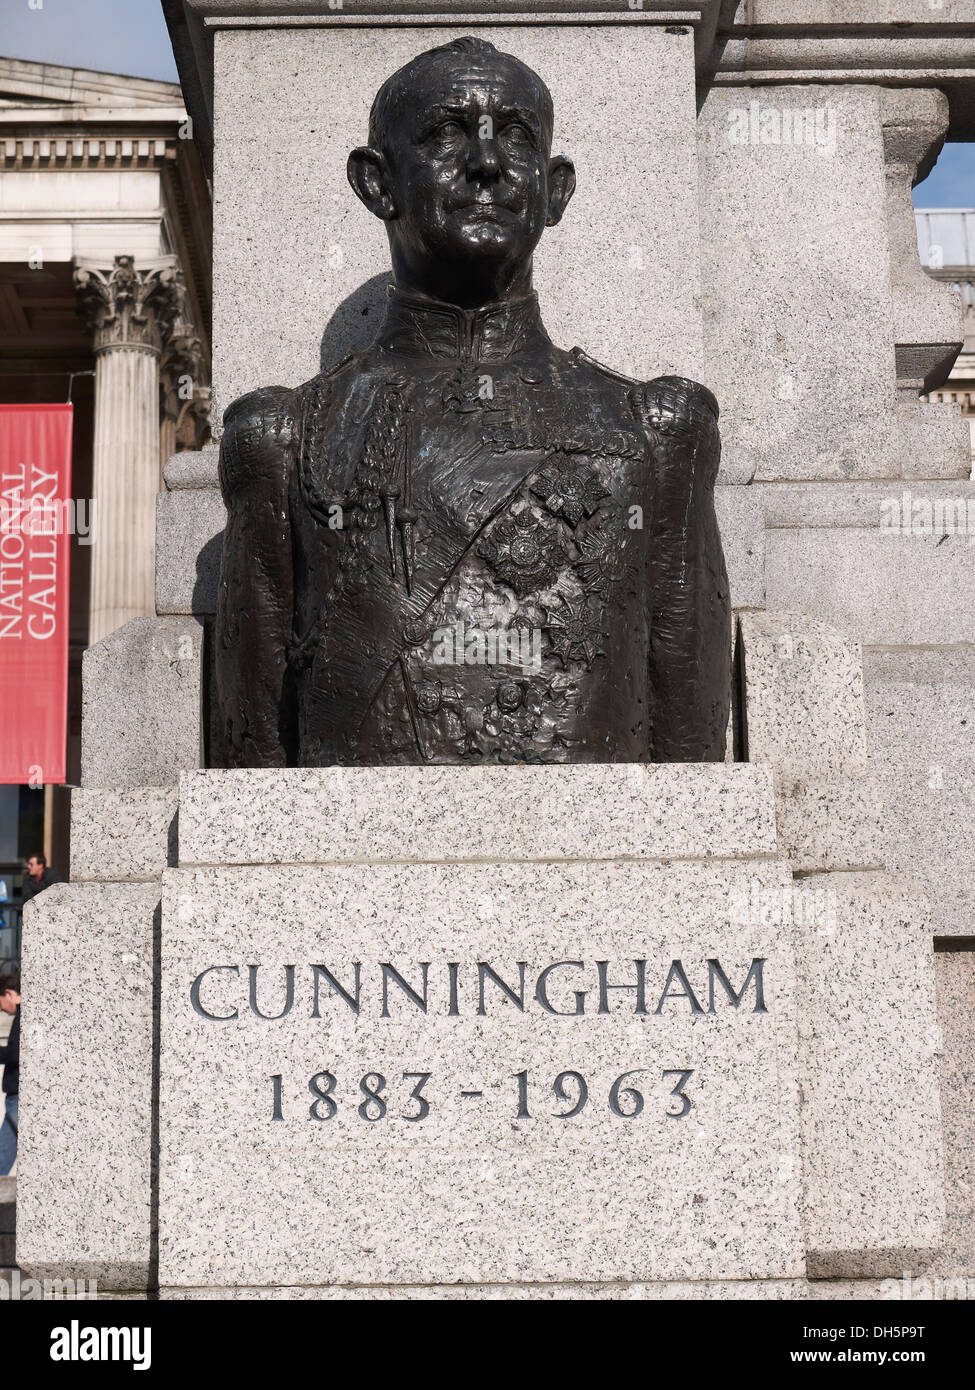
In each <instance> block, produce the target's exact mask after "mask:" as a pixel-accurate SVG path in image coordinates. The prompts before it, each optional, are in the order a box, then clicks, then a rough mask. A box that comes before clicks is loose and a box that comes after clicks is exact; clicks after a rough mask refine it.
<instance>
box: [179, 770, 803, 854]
mask: <svg viewBox="0 0 975 1390" xmlns="http://www.w3.org/2000/svg"><path fill="white" fill-rule="evenodd" d="M771 788H772V783H771V777H770V774H769V771H768V769H767V768H764V767H757V766H756V767H752V766H749V765H747V764H743V763H738V764H723V763H704V764H681V765H678V764H657V765H653V766H648V765H645V764H637V763H627V764H621V763H616V764H612V763H603V764H588V765H583V764H578V765H576V766H564V767H404V768H395V767H389V768H368V767H361V768H339V767H329V768H289V769H287V770H281V769H268V770H246V769H245V770H232V771H197V772H187V773H184V774H183V777H182V779H181V785H180V827H179V853H180V864H181V865H184V866H185V865H192V864H274V863H280V864H289V863H294V864H316V863H318V864H320V863H327V862H329V861H332V862H334V861H343V860H349V861H358V862H364V861H382V860H405V861H413V860H433V861H438V860H485V861H496V860H502V861H504V860H547V859H672V858H673V859H704V858H720V857H722V856H729V857H733V858H749V857H751V856H764V855H769V854H774V853H775V852H776V841H775V812H774V807H773V804H772V795H771Z"/></svg>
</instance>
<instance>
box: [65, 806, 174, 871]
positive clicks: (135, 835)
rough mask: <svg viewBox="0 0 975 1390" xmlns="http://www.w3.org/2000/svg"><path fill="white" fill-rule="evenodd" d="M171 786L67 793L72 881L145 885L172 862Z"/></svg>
mask: <svg viewBox="0 0 975 1390" xmlns="http://www.w3.org/2000/svg"><path fill="white" fill-rule="evenodd" d="M178 804H179V796H178V793H177V791H176V788H175V787H137V788H135V789H134V790H129V791H113V790H111V789H110V788H104V787H100V788H98V789H97V790H85V789H84V788H82V787H74V788H73V789H72V792H71V881H72V882H73V883H80V882H110V883H128V882H147V881H149V880H150V879H158V878H159V876H160V874H161V873H162V871H163V869H164V868H165V867H166V865H167V864H175V863H176V854H177V833H176V832H177V806H178Z"/></svg>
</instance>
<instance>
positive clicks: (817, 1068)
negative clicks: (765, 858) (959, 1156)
mask: <svg viewBox="0 0 975 1390" xmlns="http://www.w3.org/2000/svg"><path fill="white" fill-rule="evenodd" d="M796 903H797V911H796V962H797V966H798V972H799V1035H800V1040H801V1045H800V1053H801V1057H802V1097H803V1108H802V1133H803V1158H804V1162H803V1182H804V1188H805V1199H806V1247H807V1262H808V1270H809V1274H810V1275H811V1276H812V1277H813V1278H858V1277H863V1276H865V1275H880V1276H888V1275H895V1274H896V1275H899V1274H900V1273H901V1272H902V1271H903V1270H904V1269H914V1270H916V1269H918V1268H920V1267H921V1265H922V1263H924V1262H926V1261H927V1260H929V1259H930V1258H931V1256H932V1255H933V1253H934V1251H935V1250H937V1248H938V1247H939V1245H940V1244H941V1240H942V1238H943V1223H944V1196H943V1191H942V1150H941V1109H940V1100H939V1091H938V1069H939V1060H940V1052H941V1034H940V1031H939V1029H938V1025H937V1018H936V1014H935V1001H934V971H933V959H932V952H931V936H930V926H929V922H928V913H927V904H926V902H925V901H924V898H923V896H922V895H920V894H919V893H918V890H917V889H916V888H915V887H913V886H912V885H911V883H910V882H909V881H907V880H903V879H899V878H898V877H897V876H895V875H887V874H823V875H812V876H810V877H809V878H807V879H804V880H802V881H801V883H799V884H797V885H796Z"/></svg>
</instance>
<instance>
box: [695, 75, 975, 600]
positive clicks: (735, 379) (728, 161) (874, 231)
mask: <svg viewBox="0 0 975 1390" xmlns="http://www.w3.org/2000/svg"><path fill="white" fill-rule="evenodd" d="M899 95H900V94H896V93H890V92H888V91H886V90H885V89H883V88H880V87H874V86H868V85H840V84H839V83H837V84H835V85H830V86H815V85H806V84H802V83H799V84H797V85H787V84H783V85H777V86H776V87H774V88H765V89H761V90H759V89H755V90H748V89H747V88H725V89H721V90H719V89H712V91H711V92H710V93H709V94H708V96H707V99H706V100H705V102H704V105H703V107H702V110H701V115H700V118H699V123H698V124H699V147H700V159H701V257H702V264H703V265H705V266H706V267H707V268H708V270H707V274H706V275H705V276H704V301H703V308H704V314H703V317H704V327H705V352H706V356H707V361H708V365H709V377H708V380H709V384H710V386H711V387H712V389H713V390H714V391H715V393H716V394H717V396H718V399H719V401H721V403H722V424H723V430H722V433H723V437H724V461H723V464H722V476H723V477H724V478H726V479H727V480H728V481H744V482H747V481H750V480H751V479H752V478H755V479H757V480H772V479H815V478H833V479H841V478H864V477H874V478H876V477H891V478H897V477H901V476H910V475H913V474H914V473H915V472H916V467H917V465H916V458H917V448H916V446H917V442H918V428H917V423H920V428H921V430H924V428H925V426H926V425H927V424H928V416H927V414H926V412H927V411H928V410H929V407H927V406H924V405H922V404H921V403H920V402H918V401H917V400H916V394H917V392H916V390H915V399H914V400H913V401H911V400H909V399H907V400H905V399H902V398H899V397H898V395H897V390H898V374H897V371H896V369H895V356H896V353H895V348H896V347H897V345H898V344H899V343H902V342H903V343H905V344H907V345H913V344H930V343H934V342H937V343H943V341H944V337H945V334H946V333H947V332H948V331H949V330H948V328H947V327H946V323H948V322H949V321H950V323H953V324H954V329H953V341H954V342H956V343H960V342H961V320H960V304H959V301H958V299H957V296H955V295H953V294H952V292H951V291H950V289H949V287H947V286H943V285H934V284H933V283H932V282H931V281H929V280H927V279H926V277H925V276H924V272H923V270H922V268H921V265H920V262H919V260H918V256H917V248H916V244H913V242H912V245H911V248H910V251H909V252H908V250H907V249H906V248H907V246H908V240H907V239H908V238H910V239H913V237H914V222H913V216H912V212H911V205H910V196H909V191H910V179H909V178H908V173H907V169H906V165H905V164H904V159H905V158H906V154H905V151H906V150H907V149H908V148H910V149H912V150H913V151H914V157H915V164H916V163H917V162H918V161H919V160H920V159H921V158H922V157H923V151H924V149H925V141H926V142H927V146H930V144H931V143H932V141H934V140H936V139H937V138H938V136H939V135H940V132H941V131H943V129H944V127H945V125H946V123H947V102H946V100H945V98H944V97H943V96H942V95H941V94H940V93H938V92H907V93H904V94H903V102H901V101H899ZM897 122H899V123H900V126H899V127H898V128H899V129H900V130H908V131H909V132H911V138H910V139H907V138H905V139H902V140H901V141H900V142H897V141H894V140H892V139H891V138H890V136H889V135H888V137H887V138H886V139H885V129H887V128H888V126H892V123H897ZM888 153H889V154H890V157H891V159H892V160H893V159H896V160H897V171H896V174H895V173H894V172H893V171H891V172H890V175H889V176H890V179H894V178H895V177H896V178H899V179H900V180H901V183H902V184H903V193H904V199H903V200H901V201H900V202H898V201H897V200H896V199H892V200H888V196H887V189H888V172H889V171H888V161H887V155H888ZM911 172H912V173H913V170H912V171H911ZM892 215H893V216H894V219H895V224H896V225H895V231H896V235H892V234H891V232H890V223H891V217H892ZM901 224H902V225H901ZM800 226H801V228H802V232H801V235H797V228H798V227H800ZM895 297H896V304H897V307H896V308H895V302H894V301H895ZM922 301H923V303H922ZM924 306H926V307H927V314H926V316H925V312H923V309H924ZM898 333H906V334H908V337H907V338H906V339H903V338H899V337H898ZM941 355H942V358H944V357H945V354H944V352H943V351H942V354H941ZM851 363H855V364H856V366H855V370H853V369H851V366H850V364H851ZM948 365H950V361H949V363H948ZM946 370H947V367H946V368H945V371H946ZM825 401H828V402H829V406H828V409H824V408H823V403H824V402H825ZM898 401H899V404H898ZM895 406H897V408H896V409H895ZM963 423H964V422H963V421H961V420H960V418H959V417H958V416H957V415H956V416H955V417H954V423H953V425H952V426H950V427H949V429H950V431H951V433H950V437H949V439H947V440H946V448H945V449H944V450H942V451H941V452H940V453H938V454H937V455H936V454H935V452H934V451H933V450H932V448H931V440H930V439H928V438H927V436H925V438H926V441H927V448H926V451H925V460H926V466H927V468H928V470H929V476H933V475H935V474H937V475H942V474H943V475H944V476H946V477H965V476H967V473H968V447H967V444H966V441H965V439H964V434H963V429H962V428H961V427H962V426H963ZM769 604H770V606H773V607H786V606H792V605H786V604H785V603H783V601H782V600H781V599H780V598H778V597H775V596H772V595H770V596H769Z"/></svg>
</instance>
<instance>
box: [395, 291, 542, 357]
mask: <svg viewBox="0 0 975 1390" xmlns="http://www.w3.org/2000/svg"><path fill="white" fill-rule="evenodd" d="M387 294H388V296H389V302H388V304H387V306H386V317H385V319H384V321H383V326H382V328H381V329H380V330H379V333H378V335H377V337H376V344H375V345H376V347H378V348H382V349H384V350H385V351H387V352H396V353H417V354H419V355H421V356H429V357H442V358H446V359H449V360H453V361H457V360H458V359H460V360H462V361H476V362H500V361H503V359H504V358H506V357H511V356H513V355H514V354H515V353H516V352H518V353H521V352H525V351H528V350H530V349H531V348H533V347H534V348H538V347H542V346H545V347H547V346H548V345H549V344H550V341H551V340H550V339H549V336H548V334H547V333H546V332H545V329H544V327H543V325H542V320H541V316H540V314H539V311H538V296H537V295H536V294H535V293H532V294H529V295H526V296H525V297H524V298H522V299H509V300H504V301H502V302H499V303H497V304H485V305H483V306H482V307H481V308H480V309H461V308H459V307H458V306H457V305H456V304H446V303H444V302H442V301H441V300H439V299H428V298H426V296H424V295H419V294H412V293H407V292H406V291H404V290H398V289H396V287H395V286H390V288H389V290H388V291H387Z"/></svg>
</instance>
